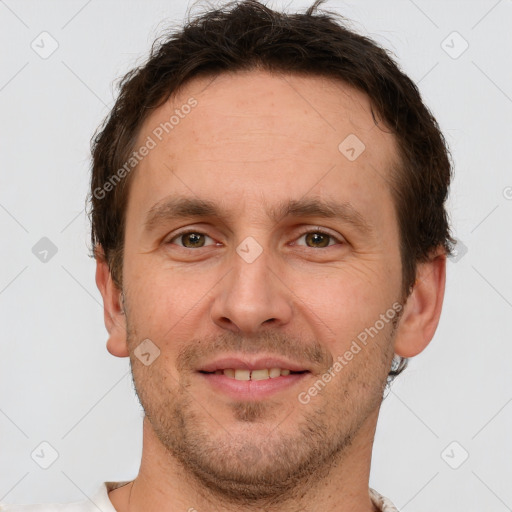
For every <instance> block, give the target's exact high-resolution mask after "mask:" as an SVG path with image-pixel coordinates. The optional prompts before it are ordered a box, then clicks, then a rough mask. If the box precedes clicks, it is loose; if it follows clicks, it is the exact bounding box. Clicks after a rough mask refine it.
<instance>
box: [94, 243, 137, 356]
mask: <svg viewBox="0 0 512 512" xmlns="http://www.w3.org/2000/svg"><path fill="white" fill-rule="evenodd" d="M94 253H95V258H96V285H97V286H98V289H99V291H100V293H101V296H102V297H103V317H104V321H105V327H106V328H107V331H108V334H109V337H108V340H107V350H108V351H109V352H110V353H111V354H112V355H114V356H117V357H128V355H129V352H128V346H127V340H126V319H125V315H124V309H123V305H122V303H121V300H120V297H121V290H119V288H118V287H117V286H116V285H115V284H114V282H113V280H112V275H111V273H110V269H109V267H108V264H107V262H106V260H105V257H104V252H103V248H102V247H101V245H98V246H97V247H96V248H95V251H94Z"/></svg>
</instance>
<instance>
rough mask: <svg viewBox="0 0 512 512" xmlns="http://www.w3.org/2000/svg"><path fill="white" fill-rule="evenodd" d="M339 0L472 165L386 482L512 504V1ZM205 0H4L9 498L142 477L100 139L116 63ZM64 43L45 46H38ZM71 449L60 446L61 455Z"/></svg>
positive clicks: (381, 462) (0, 139)
mask: <svg viewBox="0 0 512 512" xmlns="http://www.w3.org/2000/svg"><path fill="white" fill-rule="evenodd" d="M308 5H310V2H303V1H295V0H294V1H291V2H286V3H285V2H279V1H274V2H270V3H269V6H271V7H276V8H280V7H282V6H284V7H285V8H286V9H287V10H290V11H294V10H298V9H302V8H304V7H306V6H308ZM324 7H325V8H328V9H334V10H337V11H338V12H340V13H342V14H343V15H345V16H346V17H348V18H350V19H351V20H353V22H352V26H353V28H355V29H356V30H357V31H359V32H361V33H364V34H367V35H369V36H370V37H373V38H374V39H375V40H377V41H378V42H380V43H381V44H383V45H384V46H386V47H387V48H389V49H390V50H392V51H393V52H394V53H395V55H396V56H397V58H398V61H399V62H400V64H401V66H402V67H403V69H404V70H405V71H406V72H407V73H408V74H409V75H410V76H411V78H413V79H414V80H415V81H416V82H417V83H419V87H420V89H421V92H422V94H423V96H424V99H425V101H426V103H427V104H428V105H429V106H430V108H431V109H432V110H433V112H434V114H435V115H436V117H437V119H438V121H439V123H440V125H441V128H442V130H443V131H444V133H445V135H446V137H447V140H448V143H449V145H450V147H451V150H452V153H453V158H454V162H455V169H456V178H455V182H454V185H453V187H452V191H451V196H450V202H449V208H450V212H451V218H452V224H453V228H454V229H453V231H454V233H455V236H456V237H457V238H458V239H459V240H460V241H461V242H462V244H463V245H462V244H461V245H460V247H459V255H458V257H457V258H454V259H453V260H451V261H449V263H448V280H447V290H446V297H445V305H444V310H443V314H442V317H441V322H440V325H439V328H438V331H437V333H436V335H435V337H434V340H433V341H432V343H431V344H430V346H429V347H428V348H427V349H426V350H425V351H424V352H423V353H422V354H420V355H419V356H418V357H417V358H416V359H414V360H412V361H411V363H410V367H409V369H408V370H407V371H406V372H405V374H403V375H402V376H401V377H400V378H399V379H398V380H397V381H396V382H395V384H394V386H393V387H392V391H391V393H390V394H389V395H388V396H387V398H386V400H385V401H384V404H383V406H382V412H381V417H380V420H379V424H378V429H377V435H376V440H375V447H374V458H373V463H372V472H371V480H370V484H371V486H372V487H374V488H376V489H377V490H379V491H380V492H382V493H383V494H385V495H387V496H389V497H390V498H391V499H392V500H393V501H394V502H395V504H396V505H397V507H398V508H399V509H401V510H405V511H418V512H420V511H425V512H426V511H432V510H446V511H463V510H464V511H465V510H486V511H490V510H493V511H496V512H501V511H505V510H512V486H510V481H511V477H512V439H511V435H510V432H511V426H512V405H511V401H512V377H511V371H510V362H511V356H512V343H511V336H510V333H511V327H512V315H511V313H512V268H511V265H510V261H511V258H510V255H511V253H512V241H511V236H510V226H511V222H510V221H511V218H512V188H511V187H512V172H511V146H512V68H511V59H510V53H511V50H512V31H511V30H510V27H511V26H512V1H511V0H501V1H496V0H480V1H467V0H464V1H463V0H459V1H449V2H447V1H427V0H415V1H412V0H396V1H382V0H373V1H369V0H367V1H340V0H330V1H329V2H328V3H327V5H326V6H324ZM186 9H187V3H186V2H185V1H183V0H180V1H175V2H171V1H166V2H164V1H156V0H152V1H146V2H142V1H139V2H133V1H132V2H126V1H120V0H118V1H113V0H112V1H103V2H100V1H99V0H89V1H83V0H81V1H67V2H63V1H62V2H57V1H53V2H52V1H40V0H38V1H35V0H34V1H22V0H20V1H15V0H5V1H0V39H1V48H2V50H1V53H0V55H1V66H0V111H1V114H2V117H1V119H2V122H1V123H0V144H1V163H0V175H1V187H0V230H1V236H2V245H1V247H2V251H1V258H2V259H1V265H0V315H1V316H0V321H1V352H0V501H4V502H8V503H11V502H13V503H15V502H43V501H71V500H82V499H86V497H87V496H90V494H91V493H92V492H93V491H94V490H95V489H96V487H97V486H98V485H99V483H101V482H102V481H104V480H123V479H131V478H133V477H134V476H135V475H136V473H137V470H138V465H139V461H140V455H141V440H142V437H141V422H142V414H141V410H140V406H139V405H138V403H137V401H136V398H135V395H134V391H133V387H132V383H131V378H130V375H129V366H128V361H127V360H126V359H117V358H114V357H113V356H111V355H110V354H109V353H108V352H107V351H106V349H105V341H106V330H105V328H104V325H103V312H102V305H101V296H100V294H99V292H98V290H97V289H96V285H95V282H94V271H95V265H94V261H93V260H91V259H89V258H88V257H87V254H88V251H89V245H88V236H89V225H88V220H87V218H86V216H85V214H84V209H83V207H84V200H85V195H86V193H87V186H88V179H89V154H88V150H89V139H90V137H91V135H92V133H93V132H94V130H95V128H96V127H97V126H98V124H99V123H100V121H101V120H102V119H103V118H104V116H105V115H106V114H107V112H108V109H109V108H110V107H111V106H112V104H113V98H114V97H115V87H114V86H113V81H114V79H116V78H118V77H120V76H121V75H122V74H124V73H125V72H126V71H127V70H128V69H130V68H131V67H133V66H134V65H136V64H137V63H141V62H142V60H143V59H144V58H145V56H146V55H147V51H148V50H149V47H150V45H151V43H152V41H153V39H154V38H155V36H157V35H158V34H160V33H161V31H162V29H163V28H164V27H165V26H169V22H170V21H171V22H172V24H179V23H180V22H181V21H182V20H183V19H184V17H185V14H186ZM43 31H46V32H48V33H49V34H50V35H51V36H45V35H43V36H41V35H40V34H41V33H42V32H43ZM454 31H456V32H457V33H458V34H459V35H457V34H453V32H454ZM53 41H56V42H57V43H58V48H57V49H56V51H55V52H54V53H53V54H52V55H50V56H48V57H47V58H45V59H43V58H42V57H41V56H40V55H39V54H38V53H36V51H34V49H33V48H32V47H31V44H33V46H36V48H39V52H42V51H43V49H44V51H49V50H50V49H51V47H52V44H55V43H54V42H53ZM443 41H444V42H443ZM466 42H467V43H466ZM466 44H468V45H469V46H468V48H467V49H466V51H464V52H463V53H461V52H462V50H463V49H464V48H465V46H466ZM37 45H39V46H37ZM45 56H46V55H45ZM455 57H456V58H455ZM43 237H47V238H48V239H49V240H50V241H51V244H52V245H53V246H55V247H54V249H53V251H55V249H57V252H56V253H55V254H53V253H52V247H51V246H50V245H49V242H48V241H47V240H43V241H40V239H41V238H43ZM37 244H39V245H37ZM34 246H35V249H33V248H34ZM45 249H46V250H48V251H49V252H48V253H47V254H45V253H44V250H45ZM466 250H467V252H465V251H466ZM42 251H43V252H42ZM34 253H35V254H34ZM40 258H46V261H41V259H40ZM43 441H46V442H47V443H49V444H50V445H51V447H53V448H50V447H48V446H46V445H43V446H40V443H41V442H43ZM454 441H455V444H452V443H453V442H454ZM447 447H448V448H447ZM52 450H55V451H56V452H57V453H58V458H57V459H56V460H55V462H54V463H53V464H52V465H51V466H50V467H48V469H43V468H42V467H40V465H41V464H42V465H44V464H48V463H49V462H51V461H52V459H51V457H52V453H53V452H52ZM466 452H467V454H469V457H468V458H467V460H465V461H464V462H463V460H464V458H465V456H466ZM31 454H33V455H32V456H31ZM37 455H39V457H38V456H37ZM455 467H456V468H457V469H454V468H455ZM340 499H342V497H341V496H340Z"/></svg>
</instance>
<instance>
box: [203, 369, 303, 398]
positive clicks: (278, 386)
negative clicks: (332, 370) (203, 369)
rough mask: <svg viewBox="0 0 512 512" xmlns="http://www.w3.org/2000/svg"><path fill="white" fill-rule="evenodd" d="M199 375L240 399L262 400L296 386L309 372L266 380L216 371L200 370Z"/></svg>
mask: <svg viewBox="0 0 512 512" xmlns="http://www.w3.org/2000/svg"><path fill="white" fill-rule="evenodd" d="M199 375H200V376H201V377H202V378H203V379H205V380H206V381H207V382H208V383H209V384H210V385H211V386H212V387H213V388H214V389H216V390H218V391H221V392H222V393H224V394H226V395H228V396H230V397H232V398H235V399H238V400H261V399H263V398H267V397H269V396H271V395H273V394H275V393H278V392H279V391H284V390H286V389H288V388H291V387H292V386H295V385H296V384H298V383H299V382H301V381H302V380H303V379H304V378H305V377H306V376H307V375H309V372H305V373H291V374H290V375H281V376H280V377H275V378H274V379H265V380H236V379H232V378H231V377H226V376H225V375H216V374H215V373H200V372H199Z"/></svg>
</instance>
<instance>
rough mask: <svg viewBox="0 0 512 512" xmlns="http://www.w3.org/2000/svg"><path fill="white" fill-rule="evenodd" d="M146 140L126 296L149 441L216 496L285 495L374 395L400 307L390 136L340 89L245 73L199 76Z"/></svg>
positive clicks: (345, 435) (354, 432)
mask: <svg viewBox="0 0 512 512" xmlns="http://www.w3.org/2000/svg"><path fill="white" fill-rule="evenodd" d="M185 105H189V106H190V108H188V107H185ZM176 111H177V112H176ZM173 115H174V116H175V117H174V118H173V119H172V121H171V122H169V120H170V119H171V117H172V116H173ZM165 123H167V125H166V124H165ZM163 126H165V127H166V129H164V128H162V127H163ZM148 137H149V138H148ZM347 137H348V138H347ZM150 139H151V140H152V141H153V142H154V144H153V142H149V141H150ZM144 144H146V145H147V146H148V147H149V146H151V148H150V150H149V151H148V152H147V155H146V156H145V157H144V158H143V159H142V160H141V162H140V163H139V166H138V168H137V170H136V171H135V172H136V173H135V174H134V176H133V181H132V183H131V188H130V195H129V200H128V206H127V216H126V233H125V252H124V265H123V293H124V300H125V312H126V317H125V318H126V325H127V344H128V350H129V352H130V357H131V364H132V371H133V377H134V382H135V385H136V389H137V393H138V395H139V398H140V400H141V403H142V405H143V407H144V409H145V412H146V417H147V420H148V421H149V424H150V426H151V429H152V431H153V432H154V439H155V440H158V443H159V445H160V447H161V449H164V450H165V451H166V453H169V454H171V455H172V456H173V457H174V458H175V459H178V460H179V461H181V462H182V463H183V464H184V465H185V466H186V468H187V469H188V470H189V471H190V473H191V474H193V475H194V476H195V477H196V478H197V479H199V480H200V481H202V482H204V483H207V484H208V486H209V487H210V488H213V489H216V490H217V491H218V492H219V493H222V494H223V495H224V496H229V495H232V496H235V495H236V496H245V497H251V498H253V499H254V498H257V497H260V498H263V497H265V496H267V497H268V496H271V495H276V494H278V493H281V494H283V493H286V492H289V491H290V490H291V489H293V488H294V486H296V485H297V482H298V480H299V479H304V478H306V477H309V478H311V477H312V475H313V474H319V473H320V472H321V470H322V468H323V469H325V468H326V467H327V466H328V465H329V464H328V461H333V460H341V459H342V457H343V455H344V454H345V453H346V452H347V450H349V448H350V446H351V444H352V443H353V442H354V439H356V438H357V436H358V434H359V433H360V432H361V429H363V427H364V426H365V425H366V424H367V421H368V418H370V417H373V416H372V415H374V414H375V411H377V410H378V407H379V405H380V402H381V399H382V393H383V388H384V384H385V382H386V376H387V373H388V371H389V367H390V363H391V359H392V356H393V340H394V337H395V329H394V328H395V327H396V325H397V324H398V321H397V320H398V311H399V310H400V307H401V306H400V305H398V307H397V304H398V301H399V300H400V290H401V265H400V253H399V232H398V226H397V220H396V212H395V210H394V206H393V202H392V198H391V192H390V186H389V183H388V179H389V176H390V173H391V172H392V169H393V166H394V165H395V163H396V161H397V156H396V155H397V153H396V145H395V141H394V138H393V136H392V135H391V134H390V133H388V131H385V130H381V129H380V128H379V127H377V126H376V125H375V123H374V121H373V119H372V115H371V110H370V104H369V101H368V99H367V98H366V97H365V95H364V94H362V93H360V92H358V91H355V90H354V89H352V88H350V87H349V86H347V85H345V84H343V83H338V82H335V81H331V80H328V79H325V78H320V77H316V78H311V77H308V78H306V77H299V76H295V75H293V76H291V75H286V76H277V75H270V74H267V73H265V72H259V71H258V72H257V71H251V72H245V73H237V74H223V75H220V76H218V77H216V78H215V79H214V80H213V81H212V78H209V79H205V78H202V79H196V80H194V81H191V82H190V83H189V84H187V85H186V86H185V87H184V88H183V89H182V90H181V91H180V93H179V95H178V96H177V97H174V98H173V99H172V100H170V101H168V102H167V103H166V104H165V105H163V106H162V107H160V108H159V109H158V110H156V111H155V112H153V113H152V115H151V116H150V117H149V118H148V119H147V120H146V122H145V123H144V125H143V127H142V130H141V132H140V134H139V139H138V144H137V145H136V147H137V148H139V147H141V146H143V145H144ZM363 144H364V146H363ZM393 305H394V306H393ZM390 311H391V313H390ZM393 311H394V313H393ZM365 333H366V336H365ZM146 339H149V340H151V341H150V342H145V343H146V345H142V346H141V347H145V349H144V350H142V352H144V353H150V355H149V356H148V355H146V356H144V357H145V362H144V363H143V362H141V360H140V359H139V358H138V357H137V355H136V354H137V350H136V349H137V347H138V346H139V344H140V343H141V342H142V341H143V340H146ZM363 340H364V341H363ZM354 342H355V343H356V344H355V345H354ZM148 343H149V345H147V344H148ZM148 347H150V350H147V349H148ZM356 347H359V350H358V349H357V348H356ZM139 350H140V349H139ZM157 350H159V355H158V357H156V358H154V353H156V352H153V351H157ZM349 353H351V354H352V356H350V354H349ZM152 354H153V355H152ZM144 357H143V358H141V359H144ZM153 358H154V359H153ZM336 363H338V364H336ZM315 390H316V391H315Z"/></svg>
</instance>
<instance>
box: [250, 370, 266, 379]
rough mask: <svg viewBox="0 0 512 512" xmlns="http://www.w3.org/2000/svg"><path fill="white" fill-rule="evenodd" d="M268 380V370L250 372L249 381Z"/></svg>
mask: <svg viewBox="0 0 512 512" xmlns="http://www.w3.org/2000/svg"><path fill="white" fill-rule="evenodd" d="M268 378H269V376H268V370H253V371H252V372H251V380H265V379H268Z"/></svg>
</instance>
